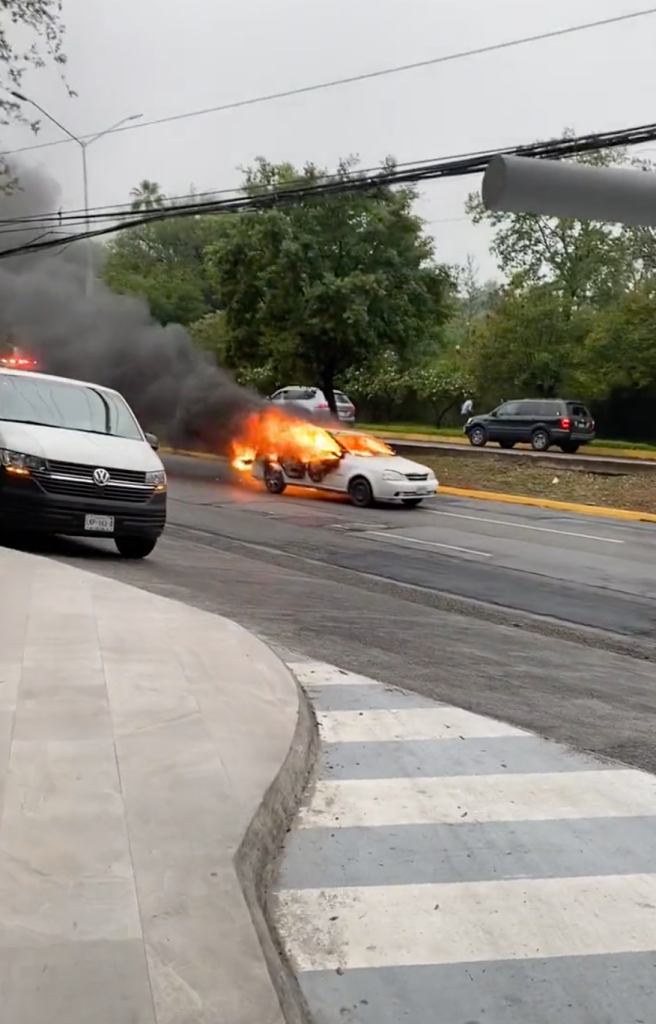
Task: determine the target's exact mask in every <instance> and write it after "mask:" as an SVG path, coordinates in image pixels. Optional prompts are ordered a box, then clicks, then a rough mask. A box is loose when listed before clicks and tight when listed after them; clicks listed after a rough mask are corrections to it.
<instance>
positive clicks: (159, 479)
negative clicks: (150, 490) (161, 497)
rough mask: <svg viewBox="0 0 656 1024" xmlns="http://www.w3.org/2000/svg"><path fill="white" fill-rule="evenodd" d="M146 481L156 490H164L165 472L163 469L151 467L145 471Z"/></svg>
mask: <svg viewBox="0 0 656 1024" xmlns="http://www.w3.org/2000/svg"><path fill="white" fill-rule="evenodd" d="M146 483H147V484H148V486H149V487H154V488H155V490H156V491H164V490H165V489H166V473H165V472H164V470H163V469H151V470H150V471H149V472H148V473H146Z"/></svg>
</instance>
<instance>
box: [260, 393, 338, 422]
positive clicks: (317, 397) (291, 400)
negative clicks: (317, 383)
mask: <svg viewBox="0 0 656 1024" xmlns="http://www.w3.org/2000/svg"><path fill="white" fill-rule="evenodd" d="M269 401H270V402H274V403H275V404H276V405H283V406H294V405H297V406H300V407H301V408H303V409H305V410H307V412H309V413H312V415H314V416H318V417H321V416H330V407H329V405H328V402H327V401H326V396H325V395H324V393H323V391H320V390H319V388H305V387H301V386H294V387H288V388H281V389H280V391H276V392H275V393H274V394H273V395H270V396H269ZM335 403H336V405H337V416H338V419H339V421H340V423H355V406H354V405H353V402H351V400H350V399H349V398H347V397H346V395H345V394H344V392H343V391H336V392H335Z"/></svg>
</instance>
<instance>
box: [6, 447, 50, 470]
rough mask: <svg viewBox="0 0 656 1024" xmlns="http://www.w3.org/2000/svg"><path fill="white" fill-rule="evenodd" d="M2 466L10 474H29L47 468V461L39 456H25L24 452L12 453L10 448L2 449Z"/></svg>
mask: <svg viewBox="0 0 656 1024" xmlns="http://www.w3.org/2000/svg"><path fill="white" fill-rule="evenodd" d="M0 465H2V466H4V468H5V469H8V470H9V471H10V472H11V471H13V472H14V473H23V474H28V473H31V472H32V471H33V470H34V471H36V472H38V471H39V470H43V469H45V468H46V463H45V459H40V458H39V457H38V455H24V454H23V452H12V451H10V450H9V449H8V448H0Z"/></svg>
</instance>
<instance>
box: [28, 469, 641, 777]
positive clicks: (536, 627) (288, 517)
mask: <svg viewBox="0 0 656 1024" xmlns="http://www.w3.org/2000/svg"><path fill="white" fill-rule="evenodd" d="M167 463H168V468H169V472H170V473H171V474H172V480H171V489H170V525H169V527H168V529H167V532H166V535H165V537H164V538H163V539H162V541H161V542H160V545H159V546H158V548H157V550H156V552H155V553H154V554H153V556H151V558H150V559H148V560H146V561H145V562H143V563H133V564H131V563H127V562H123V561H121V560H120V559H118V558H117V557H116V555H115V553H114V551H113V548H112V547H111V546H110V545H107V544H103V543H100V542H98V543H91V542H77V541H65V540H61V541H60V540H58V541H54V542H52V543H50V542H48V543H47V544H46V543H43V544H40V545H39V547H38V550H40V551H42V552H44V553H48V554H50V555H52V556H54V557H57V558H60V559H64V560H66V561H71V562H74V563H75V564H78V565H81V566H83V567H85V568H88V569H91V570H93V571H97V572H101V573H103V574H107V575H110V576H113V577H115V578H118V579H121V580H123V581H125V582H131V583H133V584H135V585H137V586H140V587H144V588H146V589H148V590H152V591H154V592H157V593H161V594H165V595H168V596H171V597H174V598H177V599H179V600H182V601H186V602H188V603H191V604H194V605H196V606H199V607H203V608H207V609H209V610H212V611H216V612H219V613H221V614H224V615H227V616H229V617H232V618H234V619H236V620H238V621H240V622H242V623H243V624H244V625H246V626H247V627H248V628H251V629H253V630H255V631H256V632H258V633H259V634H260V635H261V636H263V637H264V638H265V639H267V640H269V642H271V643H272V644H273V645H274V646H276V647H277V648H278V649H280V650H281V651H283V652H293V653H294V654H298V655H301V656H308V657H311V658H316V659H320V660H324V661H328V662H331V663H333V664H336V665H339V666H341V667H344V668H346V669H350V670H351V671H359V672H362V673H364V674H366V675H369V676H373V677H374V678H378V679H381V680H383V681H387V682H392V683H396V684H399V685H401V686H404V687H407V688H409V689H411V690H415V691H417V692H419V693H422V694H425V695H426V696H429V697H432V698H437V699H439V700H444V701H447V702H448V703H452V704H456V705H460V706H462V707H465V708H467V709H469V710H473V711H475V712H478V713H480V714H486V715H492V716H496V717H499V718H502V719H504V720H506V721H509V722H512V723H514V724H516V725H519V726H523V727H525V728H530V729H535V730H536V731H538V732H540V733H542V734H543V735H545V736H548V737H551V738H555V739H558V740H561V741H563V742H566V743H571V744H573V745H575V746H577V747H579V748H582V749H588V750H593V751H595V752H597V753H600V754H602V755H605V756H610V757H615V758H618V759H620V760H624V761H626V762H629V763H632V764H636V765H640V766H642V767H646V768H648V769H652V770H656V688H655V687H654V685H653V682H654V676H655V668H654V660H656V642H655V641H656V600H655V599H656V581H655V580H654V574H653V565H654V555H655V554H656V528H655V527H651V526H649V525H647V524H644V525H643V524H636V525H633V524H626V523H615V522H611V521H608V520H601V519H593V518H591V517H577V516H571V515H561V514H554V513H549V512H544V511H541V510H534V509H526V508H520V507H514V506H505V505H504V506H500V505H494V504H492V503H475V502H466V501H462V500H458V499H453V498H447V497H445V496H442V497H441V498H438V499H436V500H435V502H434V503H431V504H430V505H429V506H427V507H426V508H422V509H417V510H408V509H399V508H391V509H374V510H365V511H362V510H356V509H354V508H352V507H351V506H350V505H348V504H346V503H344V502H343V501H341V500H337V499H333V498H317V499H313V498H308V497H307V496H301V497H298V496H297V495H294V494H293V493H292V494H290V493H289V492H288V493H286V494H285V495H284V496H281V497H275V498H274V497H271V496H269V495H267V494H265V493H262V492H261V491H259V490H256V489H248V488H244V487H237V486H231V485H230V484H228V483H226V481H225V479H221V476H222V473H224V472H225V471H224V470H222V467H220V466H219V465H218V464H215V463H210V462H200V461H195V460H182V459H178V458H168V459H167ZM32 550H34V548H32ZM618 652H622V653H618ZM652 659H653V660H652Z"/></svg>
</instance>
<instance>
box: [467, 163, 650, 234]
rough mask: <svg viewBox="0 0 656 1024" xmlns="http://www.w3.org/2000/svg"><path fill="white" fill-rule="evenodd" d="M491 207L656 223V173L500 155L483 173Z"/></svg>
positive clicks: (576, 217)
mask: <svg viewBox="0 0 656 1024" xmlns="http://www.w3.org/2000/svg"><path fill="white" fill-rule="evenodd" d="M481 194H482V198H483V203H484V205H485V207H486V209H488V210H490V211H491V212H493V213H534V214H544V215H546V216H548V217H562V218H564V219H571V220H597V221H606V222H610V223H617V224H626V225H628V226H630V227H650V228H656V174H654V173H652V172H650V171H641V170H629V169H627V168H618V167H590V166H589V165H587V164H577V163H574V162H570V161H561V160H544V159H536V158H531V157H523V156H495V157H493V158H492V160H491V161H490V163H489V164H488V167H487V170H486V171H485V174H484V176H483V186H482V190H481Z"/></svg>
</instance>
